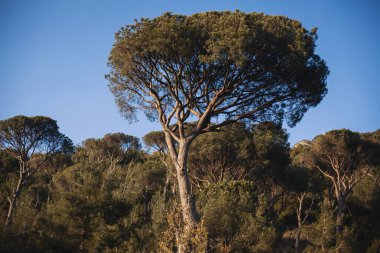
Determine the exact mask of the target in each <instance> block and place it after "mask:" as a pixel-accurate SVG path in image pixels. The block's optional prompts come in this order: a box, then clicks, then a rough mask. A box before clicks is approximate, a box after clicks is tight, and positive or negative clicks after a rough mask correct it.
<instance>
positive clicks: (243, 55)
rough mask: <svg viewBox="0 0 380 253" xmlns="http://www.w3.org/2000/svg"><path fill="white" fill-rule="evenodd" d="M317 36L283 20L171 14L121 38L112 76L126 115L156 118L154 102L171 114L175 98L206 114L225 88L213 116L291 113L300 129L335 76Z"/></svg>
mask: <svg viewBox="0 0 380 253" xmlns="http://www.w3.org/2000/svg"><path fill="white" fill-rule="evenodd" d="M316 39H317V35H316V33H315V31H311V32H309V31H307V30H306V29H305V28H303V27H302V25H301V23H300V22H298V21H296V20H292V19H289V18H286V17H284V16H269V15H264V14H262V13H248V14H246V13H243V12H239V11H236V12H229V11H226V12H206V13H199V14H194V15H191V16H184V15H174V14H171V13H165V14H163V15H161V16H159V17H157V18H154V19H141V20H139V21H136V22H135V24H132V25H127V26H125V27H123V28H122V29H121V30H120V31H119V32H118V33H117V34H116V38H115V40H116V42H115V43H114V46H113V49H112V52H111V55H110V57H109V66H110V67H111V72H110V74H109V75H108V76H107V78H108V80H109V81H110V88H111V91H112V92H113V94H114V95H115V97H116V102H117V104H118V106H119V108H120V111H121V112H122V114H123V115H124V116H125V117H126V118H128V119H130V120H133V119H134V118H135V113H136V111H137V110H143V111H144V112H145V113H146V115H147V116H148V117H149V118H151V119H157V117H158V112H157V111H156V109H157V108H156V107H155V102H154V101H156V102H158V103H160V104H161V103H162V104H163V105H165V106H162V107H161V108H160V110H164V112H165V115H169V114H170V111H172V109H173V108H174V107H175V106H177V105H178V104H177V103H175V101H177V102H181V103H182V104H181V106H183V107H182V108H181V110H183V111H184V113H186V114H187V113H190V112H191V110H195V111H197V112H198V113H199V114H203V112H204V109H205V108H206V107H207V105H208V103H209V102H210V100H211V98H212V93H213V92H214V91H221V92H220V93H219V98H220V100H217V101H218V108H219V109H218V110H214V112H213V114H212V115H209V116H210V117H217V116H218V115H221V114H225V115H227V118H228V119H236V118H239V119H244V118H252V119H254V120H255V121H264V120H274V121H279V120H282V119H283V117H284V116H285V117H286V119H287V121H288V123H289V124H290V125H294V124H295V123H297V122H298V121H299V120H300V119H301V118H302V116H303V114H304V113H305V112H306V110H307V109H308V108H309V107H311V106H315V105H317V104H318V103H319V102H320V101H321V99H322V98H323V96H324V95H325V93H326V91H327V90H326V83H325V80H326V77H327V75H328V72H329V71H328V69H327V67H326V65H325V62H324V61H323V60H321V59H320V57H319V56H318V55H316V54H315V53H314V49H315V40H316ZM173 73H179V74H173ZM226 77H227V78H228V80H227V82H226V81H223V80H224V79H225V78H226ZM241 77H243V78H241ZM148 82H149V85H148ZM175 87H179V89H175ZM223 87H224V88H223ZM248 87H250V88H248ZM173 90H177V91H178V92H177V94H176V95H174V94H173V93H172V92H171V91H173ZM152 91H153V93H152ZM189 92H190V93H189ZM279 93H281V96H277V95H273V94H279ZM194 94H206V96H207V97H208V96H210V99H204V96H194ZM258 98H260V99H258ZM285 98H286V99H285ZM189 99H190V100H189ZM215 99H217V97H215ZM236 99H238V102H237V100H236ZM185 101H188V102H186V103H185ZM262 107H263V108H262ZM256 108H261V109H260V110H255V109H256ZM267 109H269V110H267ZM162 116H163V115H162ZM160 117H161V116H160ZM187 117H188V116H187ZM187 117H186V118H187ZM160 120H163V118H160ZM163 123H166V122H163Z"/></svg>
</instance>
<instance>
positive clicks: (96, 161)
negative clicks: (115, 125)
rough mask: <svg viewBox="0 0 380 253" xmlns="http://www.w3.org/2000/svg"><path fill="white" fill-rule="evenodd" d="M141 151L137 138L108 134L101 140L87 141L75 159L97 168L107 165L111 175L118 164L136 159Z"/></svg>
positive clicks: (79, 149) (120, 134) (121, 134)
mask: <svg viewBox="0 0 380 253" xmlns="http://www.w3.org/2000/svg"><path fill="white" fill-rule="evenodd" d="M140 149H141V144H140V141H139V139H138V138H137V137H134V136H130V135H126V134H123V133H113V134H106V135H105V136H104V137H103V138H101V139H87V140H85V141H84V142H83V144H82V146H81V147H79V148H78V149H77V151H76V152H75V155H74V157H73V159H74V160H75V161H76V162H82V163H84V164H92V165H95V166H96V165H100V164H105V165H106V166H108V173H109V174H110V173H112V172H113V171H114V170H115V168H116V164H118V163H120V162H122V161H123V160H124V162H129V161H130V160H132V159H134V158H136V157H137V156H138V154H137V153H136V152H138V151H139V150H140ZM125 160H128V161H125Z"/></svg>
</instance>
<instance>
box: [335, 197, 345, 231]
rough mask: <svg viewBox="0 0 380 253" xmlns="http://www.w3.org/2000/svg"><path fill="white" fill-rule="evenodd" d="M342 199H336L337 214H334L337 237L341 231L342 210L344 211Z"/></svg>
mask: <svg viewBox="0 0 380 253" xmlns="http://www.w3.org/2000/svg"><path fill="white" fill-rule="evenodd" d="M344 202H345V201H344V199H342V198H339V199H338V212H337V214H336V235H337V236H339V235H340V234H341V233H342V230H343V210H344Z"/></svg>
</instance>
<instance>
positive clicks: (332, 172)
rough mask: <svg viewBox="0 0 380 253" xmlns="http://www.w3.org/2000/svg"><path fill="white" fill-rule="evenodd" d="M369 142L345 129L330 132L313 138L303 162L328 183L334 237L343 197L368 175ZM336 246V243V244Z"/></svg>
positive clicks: (340, 224) (339, 226) (339, 228)
mask: <svg viewBox="0 0 380 253" xmlns="http://www.w3.org/2000/svg"><path fill="white" fill-rule="evenodd" d="M370 146H371V145H370V143H368V141H366V140H364V139H363V138H361V136H360V134H358V133H354V132H351V131H349V130H345V129H343V130H334V131H330V132H327V133H325V134H322V135H319V136H317V137H315V139H314V140H313V141H312V143H311V146H310V149H309V150H308V152H307V154H306V156H305V159H306V163H307V164H308V165H309V166H310V167H312V168H315V169H317V170H318V171H319V172H320V173H321V174H322V175H323V176H324V177H325V178H326V179H328V180H329V181H330V182H331V184H332V189H333V195H334V198H335V200H336V202H337V213H336V235H337V236H340V234H341V232H342V228H343V222H344V220H343V214H344V210H345V206H346V200H347V197H348V196H349V195H350V194H351V193H352V191H353V189H354V188H355V186H356V185H357V184H358V183H359V182H360V181H361V180H362V179H363V178H364V177H366V176H367V175H368V172H369V170H370V166H371V163H372V162H373V160H374V159H373V157H372V156H373V152H370V149H371V148H370ZM338 244H340V242H338V240H337V245H338Z"/></svg>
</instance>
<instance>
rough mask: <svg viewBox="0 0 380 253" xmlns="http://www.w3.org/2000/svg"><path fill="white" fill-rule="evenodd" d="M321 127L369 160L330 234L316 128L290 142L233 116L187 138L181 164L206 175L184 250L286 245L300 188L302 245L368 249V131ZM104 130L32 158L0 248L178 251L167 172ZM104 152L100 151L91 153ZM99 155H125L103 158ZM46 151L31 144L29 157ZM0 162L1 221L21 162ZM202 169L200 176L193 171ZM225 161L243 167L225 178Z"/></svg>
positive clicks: (373, 218) (289, 246)
mask: <svg viewBox="0 0 380 253" xmlns="http://www.w3.org/2000/svg"><path fill="white" fill-rule="evenodd" d="M153 135H155V133H154V134H153ZM326 135H327V136H325V135H323V138H324V142H323V143H322V144H323V145H322V144H321V145H319V146H318V148H320V149H318V150H321V151H322V150H324V151H329V152H331V153H334V154H335V155H339V154H344V155H345V156H346V157H350V158H351V159H353V164H354V165H355V166H363V165H364V164H365V165H367V166H369V167H368V168H370V170H369V174H368V176H367V177H364V178H363V179H362V181H360V182H358V183H357V185H356V186H355V187H354V188H353V189H352V191H351V192H350V195H348V197H347V199H346V209H345V211H344V221H345V222H344V224H343V225H344V226H343V228H342V233H341V234H337V233H336V224H337V219H336V214H337V205H336V203H335V202H334V198H333V195H331V184H329V181H327V180H325V179H324V177H322V176H321V175H320V172H319V171H318V170H313V168H312V167H310V161H312V160H310V159H311V156H310V152H312V151H313V150H315V149H313V148H314V147H313V146H312V145H316V144H315V141H316V140H318V139H319V138H322V137H321V136H320V137H317V138H316V139H315V140H314V141H312V142H302V144H299V145H297V146H296V147H294V148H293V149H291V150H290V148H289V145H288V142H287V137H288V136H287V133H286V132H285V131H284V130H283V129H282V128H281V127H280V126H278V125H277V124H273V123H263V124H259V125H255V126H253V128H252V130H251V131H250V130H248V129H247V128H246V127H245V126H244V125H239V124H238V125H231V126H228V127H226V128H223V129H222V131H220V132H215V133H208V134H205V135H203V136H201V137H200V138H199V139H196V140H195V141H194V143H193V146H192V150H191V152H190V157H191V159H190V161H191V163H190V173H194V172H195V171H197V173H198V174H196V175H197V176H198V178H200V179H207V180H209V182H208V183H207V184H203V185H202V187H200V188H199V189H197V190H195V189H194V190H193V194H194V197H195V199H196V200H197V202H196V204H197V208H198V210H199V217H200V222H199V223H198V225H197V226H196V227H195V228H194V230H193V231H192V240H191V241H190V242H189V244H190V245H191V249H192V251H193V252H293V251H294V238H295V237H294V235H295V232H296V228H297V217H296V215H295V214H296V210H297V208H299V199H298V198H299V197H300V196H302V194H305V195H304V196H305V197H304V200H303V205H304V209H302V210H301V216H302V217H305V215H306V213H307V214H308V217H307V219H306V220H305V221H304V224H303V227H302V234H301V238H300V239H301V240H300V247H299V249H300V251H302V252H323V251H324V252H335V251H336V250H339V251H341V252H376V250H377V248H378V245H379V239H378V238H380V230H379V227H380V219H379V216H378V213H379V212H380V205H379V203H380V201H379V200H380V190H379V169H378V168H379V163H378V155H377V154H379V153H378V150H379V149H378V147H379V146H378V143H379V141H378V135H377V132H374V133H365V134H357V133H352V132H349V131H334V132H332V133H327V134H326ZM107 136H110V135H107ZM111 136H112V135H111ZM147 136H149V135H147ZM119 137H120V136H119ZM161 137H162V136H161ZM107 138H108V137H107ZM107 138H105V139H104V138H102V139H98V140H95V139H91V140H89V141H86V142H85V143H84V145H82V146H81V147H79V148H78V149H77V151H76V153H75V154H72V153H70V152H65V153H63V152H60V153H54V154H53V155H51V156H50V159H49V160H47V161H46V162H44V163H43V164H42V165H41V166H40V167H39V168H40V169H39V170H38V171H36V172H35V174H34V176H33V177H32V178H30V180H29V181H28V182H27V183H26V184H25V185H24V188H23V191H22V192H21V194H20V195H19V198H18V202H17V209H16V212H15V213H14V219H13V223H12V233H11V234H10V233H2V234H0V245H1V247H0V252H12V253H13V252H58V253H59V252H176V250H177V249H178V242H179V241H181V240H183V238H182V237H181V234H182V229H183V227H184V224H183V217H182V212H181V206H180V201H179V198H178V196H177V186H176V185H175V183H173V182H174V180H173V178H172V177H173V175H171V174H170V170H169V171H168V168H167V166H165V164H164V163H163V161H162V159H161V158H162V157H161V158H160V159H158V157H157V155H155V154H151V155H150V154H143V153H142V152H141V151H139V150H138V148H139V145H132V146H133V148H132V147H126V146H124V147H123V146H122V145H121V144H120V142H119V140H120V139H119V138H116V139H112V138H111V139H108V140H107ZM135 140H137V139H135ZM152 140H155V138H152ZM152 143H155V142H154V141H153V142H152ZM317 143H318V144H319V143H320V142H319V141H318V142H317ZM93 144H94V145H93ZM322 147H323V148H322ZM342 150H343V151H344V152H343V151H342ZM165 152H166V151H165ZM339 152H340V153H339ZM102 154H103V155H104V156H103V158H104V160H103V161H102V162H99V163H98V162H96V159H97V158H98V157H101V155H102ZM105 154H114V155H115V156H114V157H115V158H117V160H118V158H122V160H118V162H114V163H111V160H109V157H107V156H106V155H105ZM132 154H133V155H132ZM119 155H120V156H119ZM43 157H44V155H43V154H34V155H33V157H32V158H31V159H30V160H29V164H30V166H31V167H35V166H36V165H37V164H38V163H39V162H40V161H41V159H43ZM72 157H73V159H72ZM90 157H91V159H89V158H90ZM125 157H129V158H125ZM313 157H314V158H313V159H317V158H318V159H321V157H322V156H321V155H319V156H316V154H315V153H314V156H313ZM83 158H86V159H83ZM107 159H108V160H107ZM356 160H357V162H356ZM0 165H1V169H2V170H1V174H0V180H1V184H0V197H1V203H2V209H1V216H2V218H3V219H5V217H6V214H7V211H8V208H7V207H8V206H7V196H9V194H11V193H12V189H13V188H12V187H13V185H14V184H15V183H17V180H18V171H17V170H18V169H19V168H18V167H19V164H18V161H17V159H15V158H14V157H12V155H11V153H9V152H7V151H6V150H4V149H2V150H0ZM196 166H199V168H197V167H196ZM201 166H204V167H203V168H201ZM218 166H225V169H226V171H225V173H226V174H225V177H223V178H220V179H217V180H214V181H213V180H210V178H211V177H212V176H215V175H212V173H214V172H215V171H214V167H218ZM200 169H203V170H204V171H205V172H207V173H208V174H200V173H199V171H200ZM354 169H355V168H353V170H354ZM192 170H193V171H192ZM234 171H245V172H248V173H246V174H245V175H244V177H243V178H244V180H235V179H239V178H234V176H233V174H232V173H233V172H234ZM354 171H355V170H354ZM219 172H220V171H219ZM219 172H218V173H219ZM262 172H266V173H262ZM354 178H355V177H354ZM311 203H313V205H311ZM309 208H310V210H309Z"/></svg>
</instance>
